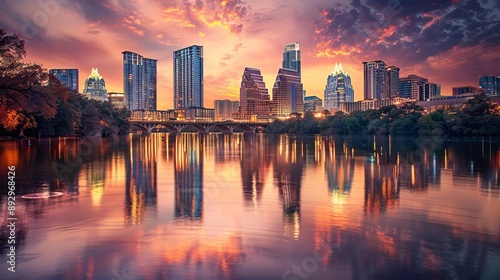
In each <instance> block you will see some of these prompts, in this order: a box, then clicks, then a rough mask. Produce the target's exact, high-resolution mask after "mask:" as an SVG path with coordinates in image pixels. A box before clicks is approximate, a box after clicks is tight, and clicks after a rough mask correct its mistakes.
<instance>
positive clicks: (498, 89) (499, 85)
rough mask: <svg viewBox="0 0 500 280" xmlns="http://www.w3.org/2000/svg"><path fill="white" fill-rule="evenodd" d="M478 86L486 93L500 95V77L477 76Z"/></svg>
mask: <svg viewBox="0 0 500 280" xmlns="http://www.w3.org/2000/svg"><path fill="white" fill-rule="evenodd" d="M479 87H480V88H482V89H484V92H485V93H486V94H487V95H500V77H495V76H482V77H479Z"/></svg>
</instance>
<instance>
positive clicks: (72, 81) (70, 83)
mask: <svg viewBox="0 0 500 280" xmlns="http://www.w3.org/2000/svg"><path fill="white" fill-rule="evenodd" d="M49 74H52V75H54V76H56V78H57V79H59V81H61V83H62V84H63V85H65V86H66V87H68V88H69V89H72V90H75V91H76V92H78V69H50V70H49Z"/></svg>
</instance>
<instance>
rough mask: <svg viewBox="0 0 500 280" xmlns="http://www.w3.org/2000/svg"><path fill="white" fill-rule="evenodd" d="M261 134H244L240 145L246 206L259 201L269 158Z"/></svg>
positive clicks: (255, 205)
mask: <svg viewBox="0 0 500 280" xmlns="http://www.w3.org/2000/svg"><path fill="white" fill-rule="evenodd" d="M265 140H266V138H265V135H263V134H245V135H244V139H243V141H242V143H241V145H242V147H241V149H242V150H241V181H242V184H243V196H244V199H245V204H246V205H254V207H257V204H258V202H259V201H260V200H261V197H262V191H263V188H264V180H265V176H266V173H267V170H268V167H269V162H270V157H269V151H267V149H266V148H267V145H266V141H265Z"/></svg>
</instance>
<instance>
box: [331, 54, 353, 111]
mask: <svg viewBox="0 0 500 280" xmlns="http://www.w3.org/2000/svg"><path fill="white" fill-rule="evenodd" d="M324 94H325V96H324V104H325V106H324V108H325V109H326V110H331V109H335V110H338V109H339V107H340V103H341V102H354V88H353V87H352V84H351V77H349V74H347V72H346V71H344V69H343V68H342V64H335V69H334V70H333V72H332V73H331V74H330V75H329V76H328V78H327V79H326V87H325V91H324Z"/></svg>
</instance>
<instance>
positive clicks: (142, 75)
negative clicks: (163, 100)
mask: <svg viewBox="0 0 500 280" xmlns="http://www.w3.org/2000/svg"><path fill="white" fill-rule="evenodd" d="M156 75H157V60H156V59H151V58H145V57H143V56H141V55H139V54H137V53H133V52H129V51H125V52H123V92H124V94H125V105H126V106H127V108H129V109H130V110H149V111H155V110H156V103H157V101H156V99H157V96H156V93H157V78H156Z"/></svg>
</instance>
